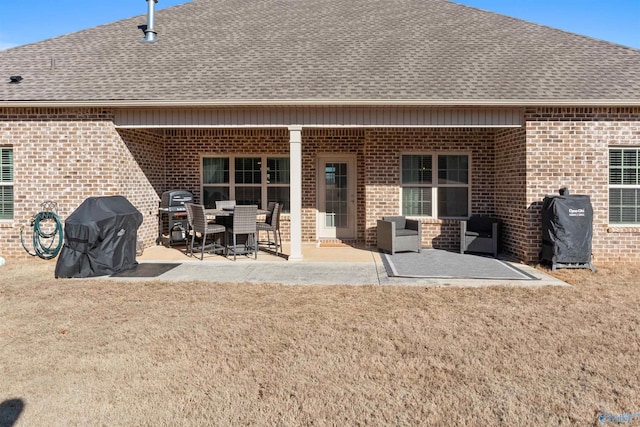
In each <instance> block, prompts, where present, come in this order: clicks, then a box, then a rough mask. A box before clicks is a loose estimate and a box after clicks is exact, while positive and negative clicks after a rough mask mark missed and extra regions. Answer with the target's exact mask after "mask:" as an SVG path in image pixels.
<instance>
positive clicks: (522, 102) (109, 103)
mask: <svg viewBox="0 0 640 427" xmlns="http://www.w3.org/2000/svg"><path fill="white" fill-rule="evenodd" d="M260 106H262V107H277V106H289V107H293V106H317V107H323V106H326V107H356V106H360V107H363V106H367V107H390V106H398V107H416V106H424V107H576V106H580V107H610V106H616V107H637V106H640V99H637V100H629V99H559V100H535V99H534V100H531V99H529V100H527V99H509V100H504V99H487V100H468V99H450V100H442V99H440V100H406V99H385V100H378V99H374V100H371V99H356V100H335V99H326V100H317V99H291V100H212V101H189V100H186V101H155V100H125V101H114V100H96V101H0V107H2V108H7V107H11V108H18V107H44V108H63V107H74V108H78V107H103V108H104V107H110V108H145V107H154V108H159V107H160V108H161V107H167V108H175V107H181V108H189V107H260Z"/></svg>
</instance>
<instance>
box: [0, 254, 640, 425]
mask: <svg viewBox="0 0 640 427" xmlns="http://www.w3.org/2000/svg"><path fill="white" fill-rule="evenodd" d="M53 269H54V263H53V262H46V261H41V260H34V261H31V262H19V263H14V264H11V263H10V264H7V265H5V266H3V267H0V283H1V284H0V319H1V322H0V344H1V345H0V425H3V426H4V425H8V424H9V421H10V420H11V418H12V417H13V418H15V416H16V415H17V414H18V413H19V418H18V421H17V424H16V425H19V426H20V425H25V426H26V425H34V426H35V425H38V426H42V425H60V426H62V425H65V426H68V425H83V426H84V425H110V426H111V425H114V426H115V425H127V426H130V425H153V426H157V425H171V426H175V425H178V426H180V425H189V426H191V425H216V426H224V425H234V426H235V425H258V426H260V425H264V426H272V425H283V426H289V425H317V426H324V425H338V426H343V425H376V426H378V425H473V426H476V425H483V426H487V425H598V424H599V423H600V422H599V421H598V417H599V414H600V413H601V412H606V413H609V414H614V415H618V414H637V413H640V367H639V366H638V363H639V361H640V332H639V331H640V310H639V307H640V284H639V283H640V279H638V278H639V277H640V266H637V265H635V266H628V267H625V268H624V269H613V268H612V269H608V268H605V267H600V268H599V270H598V272H597V273H595V274H592V273H590V272H589V271H587V270H559V271H558V272H556V273H555V275H556V276H558V277H560V278H561V279H563V280H566V281H568V282H570V283H572V284H573V285H574V286H572V287H542V288H537V287H536V288H533V287H532V288H514V287H499V286H496V287H488V288H422V287H343V286H314V287H310V286H304V287H303V286H300V287H298V286H276V285H248V284H216V283H198V282H192V283H180V284H176V283H163V282H160V281H157V282H144V283H142V282H140V283H132V282H114V281H111V280H108V281H107V280H102V279H93V280H80V279H75V280H56V279H54V278H53ZM3 423H4V424H3ZM614 425H615V423H614ZM630 425H640V418H635V419H633V421H631V423H630Z"/></svg>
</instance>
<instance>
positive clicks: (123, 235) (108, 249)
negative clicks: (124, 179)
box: [55, 196, 142, 277]
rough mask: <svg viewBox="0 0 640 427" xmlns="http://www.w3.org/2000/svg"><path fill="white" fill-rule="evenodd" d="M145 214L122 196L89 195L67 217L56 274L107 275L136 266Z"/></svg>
mask: <svg viewBox="0 0 640 427" xmlns="http://www.w3.org/2000/svg"><path fill="white" fill-rule="evenodd" d="M141 224H142V214H141V213H140V212H139V211H138V210H137V209H136V208H135V207H134V206H133V205H132V204H131V203H129V201H128V200H127V199H126V198H124V197H122V196H109V197H90V198H88V199H86V200H85V201H84V202H82V204H81V205H80V206H78V208H77V209H76V210H75V211H74V212H73V213H72V214H71V215H70V216H69V217H68V218H67V220H66V221H65V225H64V246H63V247H62V251H61V252H60V255H59V257H58V262H57V264H56V272H55V275H56V277H94V276H105V275H109V274H113V273H117V272H119V271H123V270H128V269H130V268H133V267H135V266H136V265H137V264H138V263H137V262H136V240H137V233H138V227H140V225H141Z"/></svg>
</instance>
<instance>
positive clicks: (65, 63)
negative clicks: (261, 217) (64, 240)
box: [0, 0, 640, 104]
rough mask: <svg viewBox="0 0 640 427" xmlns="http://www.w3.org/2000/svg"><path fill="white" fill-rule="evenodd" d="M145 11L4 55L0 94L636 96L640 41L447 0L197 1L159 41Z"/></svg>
mask: <svg viewBox="0 0 640 427" xmlns="http://www.w3.org/2000/svg"><path fill="white" fill-rule="evenodd" d="M145 21H146V16H145V15H140V16H137V17H134V18H130V19H126V20H122V21H118V22H114V23H111V24H106V25H102V26H98V27H94V28H90V29H87V30H84V31H80V32H77V33H72V34H68V35H65V36H61V37H57V38H54V39H49V40H45V41H42V42H38V43H34V44H30V45H26V46H21V47H17V48H13V49H9V50H6V51H2V52H0V101H134V100H139V101H148V102H150V103H153V102H169V101H173V102H185V103H189V102H200V103H206V102H211V103H215V102H237V103H240V104H241V103H244V102H246V103H252V102H267V103H268V102H276V101H277V102H291V103H294V102H298V101H310V102H314V101H317V102H321V101H336V102H350V101H376V102H384V101H391V100H395V101H406V102H407V103H411V102H417V101H433V102H434V103H437V102H439V101H452V100H458V101H461V103H464V102H479V101H554V100H571V101H598V100H620V101H629V102H632V101H633V102H637V101H638V100H640V51H639V50H636V49H632V48H627V47H624V46H619V45H615V44H612V43H608V42H603V41H598V40H594V39H590V38H588V37H584V36H580V35H576V34H571V33H567V32H564V31H560V30H556V29H552V28H549V27H544V26H540V25H537V24H532V23H528V22H525V21H521V20H518V19H515V18H510V17H506V16H502V15H498V14H494V13H490V12H485V11H482V10H479V9H474V8H471V7H467V6H462V5H460V4H456V3H453V2H450V1H447V0H193V1H191V2H189V3H186V4H183V5H180V6H175V7H172V8H168V9H164V10H161V11H158V12H157V15H156V30H157V31H158V41H157V42H156V43H153V44H149V43H140V42H139V40H140V39H141V38H142V36H143V35H142V32H141V31H140V30H139V29H138V28H137V27H138V25H141V24H144V23H145ZM11 75H21V76H22V77H23V78H24V80H23V81H22V82H21V83H19V84H10V83H8V81H9V79H8V78H9V76H11ZM5 78H6V80H5ZM4 82H6V84H5V83H4Z"/></svg>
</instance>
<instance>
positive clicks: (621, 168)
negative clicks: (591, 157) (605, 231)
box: [609, 148, 640, 224]
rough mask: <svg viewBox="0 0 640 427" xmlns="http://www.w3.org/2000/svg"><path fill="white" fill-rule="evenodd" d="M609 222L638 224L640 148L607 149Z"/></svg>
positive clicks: (639, 206) (639, 213)
mask: <svg viewBox="0 0 640 427" xmlns="http://www.w3.org/2000/svg"><path fill="white" fill-rule="evenodd" d="M609 223H611V224H640V149H639V148H616V149H611V150H609Z"/></svg>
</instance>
